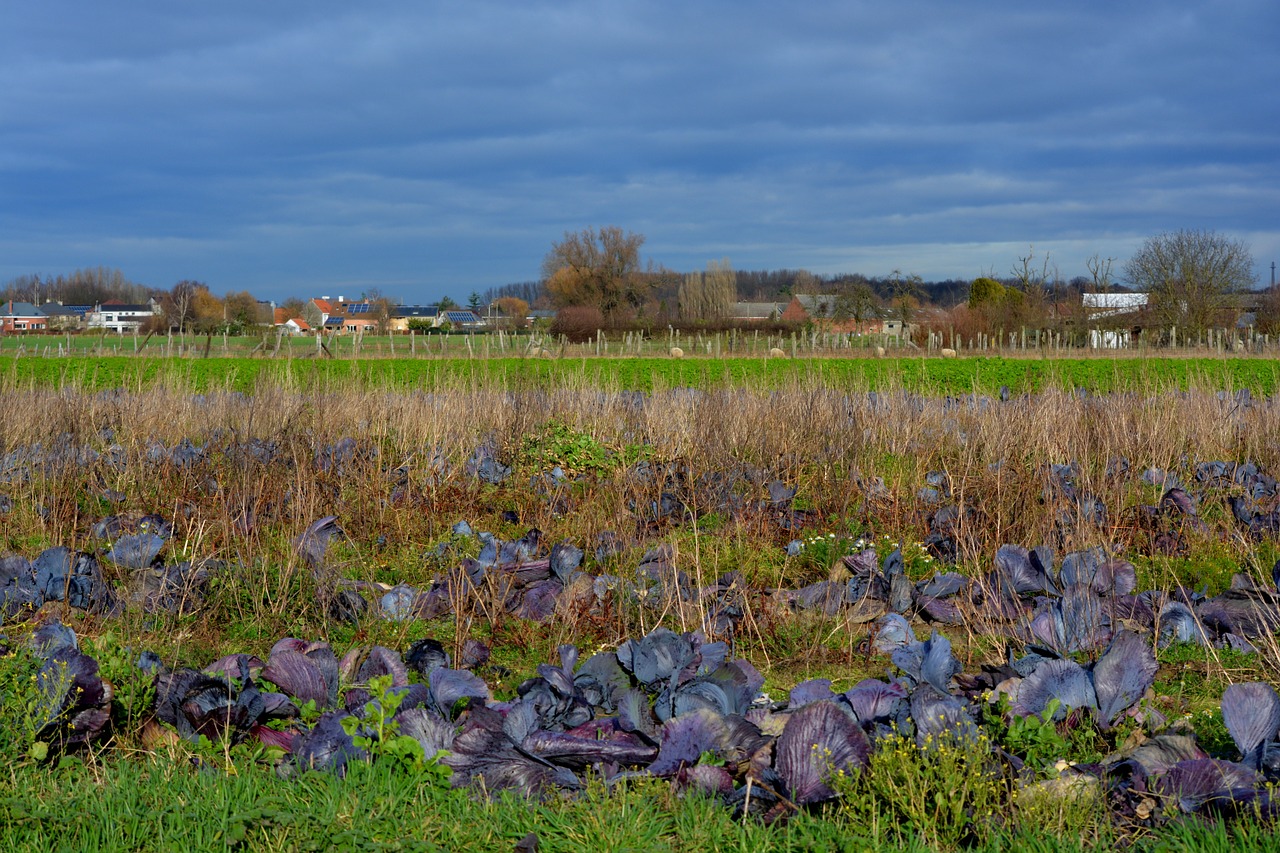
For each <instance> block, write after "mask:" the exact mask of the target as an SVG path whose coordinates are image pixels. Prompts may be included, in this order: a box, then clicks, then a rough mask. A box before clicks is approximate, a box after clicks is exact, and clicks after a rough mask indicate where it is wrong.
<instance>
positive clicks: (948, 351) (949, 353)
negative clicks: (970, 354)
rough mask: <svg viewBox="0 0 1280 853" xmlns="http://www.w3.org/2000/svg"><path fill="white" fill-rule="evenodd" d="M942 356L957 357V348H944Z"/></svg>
mask: <svg viewBox="0 0 1280 853" xmlns="http://www.w3.org/2000/svg"><path fill="white" fill-rule="evenodd" d="M942 357H943V358H955V357H956V351H955V350H953V349H944V350H943V351H942Z"/></svg>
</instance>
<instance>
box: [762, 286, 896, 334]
mask: <svg viewBox="0 0 1280 853" xmlns="http://www.w3.org/2000/svg"><path fill="white" fill-rule="evenodd" d="M839 299H840V296H839V295H838V294H835V293H819V294H812V295H811V294H796V295H795V296H792V297H791V301H790V302H788V303H787V306H786V308H785V309H783V311H782V321H783V322H784V323H795V324H797V325H805V324H810V323H811V324H813V325H815V326H818V327H820V328H821V329H822V331H824V332H837V333H841V334H849V333H851V332H855V333H858V334H870V335H881V334H884V335H896V336H900V335H902V333H903V325H902V321H901V320H894V319H886V318H882V317H879V316H872V317H865V318H863V319H862V320H861V321H858V320H855V319H853V318H852V317H849V316H847V314H844V315H843V316H842V312H841V311H840V310H839V308H838V307H837V303H838V302H839Z"/></svg>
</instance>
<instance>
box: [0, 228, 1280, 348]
mask: <svg viewBox="0 0 1280 853" xmlns="http://www.w3.org/2000/svg"><path fill="white" fill-rule="evenodd" d="M644 243H645V237H644V235H642V234H636V233H632V232H629V231H626V230H624V229H622V228H620V227H618V226H605V227H601V228H586V229H583V230H581V231H577V232H566V233H565V235H564V237H563V239H561V240H558V241H555V242H553V243H552V246H551V250H550V251H549V252H548V253H547V255H546V257H545V258H544V259H543V263H542V270H541V272H542V277H541V278H540V279H538V280H537V281H524V282H518V283H514V284H508V285H503V286H501V287H497V288H490V289H489V290H487V291H486V292H484V293H483V294H481V293H479V292H473V293H471V294H470V297H469V299H468V301H467V305H468V307H470V308H472V309H473V310H476V311H477V312H478V313H481V312H484V311H485V308H486V307H487V306H490V305H492V306H494V307H495V309H496V316H498V317H502V318H504V322H507V323H508V325H519V324H522V322H523V318H524V317H525V316H527V314H528V312H529V311H530V309H531V308H541V309H555V310H556V311H557V312H558V317H560V318H561V319H562V320H565V321H566V322H567V323H568V325H571V326H573V327H574V328H578V329H589V330H592V331H594V330H596V329H602V328H615V327H655V326H659V325H666V324H668V323H670V324H680V325H686V326H688V325H701V326H704V327H711V326H717V325H722V324H727V323H731V322H732V320H733V306H734V304H735V303H736V302H740V301H741V302H764V303H769V302H772V303H775V304H777V305H782V304H785V303H786V302H788V301H789V300H790V299H791V297H792V296H796V295H812V296H826V297H829V298H830V305H826V306H824V308H825V310H826V314H827V316H828V317H829V318H830V319H835V320H844V319H848V320H853V321H854V322H855V323H857V324H860V323H862V322H864V321H867V320H871V319H875V318H879V317H884V316H893V317H896V318H899V319H901V320H902V321H903V322H904V323H920V324H927V325H931V326H934V327H937V328H940V329H941V328H950V329H952V330H956V329H960V330H962V333H963V332H968V333H970V334H972V333H986V334H991V333H994V332H996V331H998V330H1014V329H1017V328H1019V327H1022V328H1036V327H1040V328H1044V327H1048V326H1054V325H1063V324H1071V323H1079V322H1082V321H1083V320H1085V319H1088V318H1085V317H1084V315H1083V314H1082V309H1081V294H1082V293H1085V292H1102V293H1106V292H1114V291H1123V290H1126V287H1125V284H1127V285H1128V286H1129V287H1131V288H1132V289H1134V290H1139V291H1143V292H1145V293H1146V294H1147V304H1146V306H1145V307H1144V308H1143V309H1142V315H1143V318H1144V322H1146V323H1147V324H1148V325H1151V326H1156V325H1160V326H1165V327H1168V328H1170V329H1174V328H1177V329H1181V330H1182V333H1183V334H1184V335H1194V334H1196V333H1198V332H1200V331H1203V330H1204V329H1207V328H1213V327H1221V326H1226V325H1231V324H1233V323H1234V322H1235V320H1234V317H1235V315H1236V314H1238V313H1239V311H1240V309H1241V307H1242V305H1241V301H1240V296H1241V294H1242V293H1244V292H1245V291H1248V290H1249V289H1250V288H1252V287H1253V286H1254V284H1256V280H1257V279H1256V275H1255V273H1254V259H1253V256H1252V254H1251V253H1250V251H1249V247H1248V246H1247V245H1246V244H1245V243H1243V242H1242V241H1239V240H1236V239H1233V238H1231V237H1229V236H1226V235H1222V234H1219V233H1217V232H1214V231H1201V230H1188V229H1184V230H1179V231H1173V232H1166V233H1163V234H1159V235H1156V236H1154V237H1151V238H1148V239H1147V240H1146V241H1144V242H1143V244H1142V245H1141V247H1140V248H1139V249H1138V251H1136V252H1135V253H1134V255H1133V256H1132V257H1131V258H1129V259H1127V260H1125V261H1123V262H1118V260H1117V259H1115V258H1104V257H1101V256H1100V255H1095V256H1093V257H1092V258H1090V259H1089V260H1088V261H1087V262H1086V264H1085V266H1086V270H1087V272H1088V275H1078V276H1075V277H1074V278H1072V279H1070V280H1064V278H1063V276H1062V274H1061V272H1060V271H1059V269H1058V267H1057V264H1056V263H1055V262H1054V259H1053V258H1052V257H1051V256H1050V254H1049V253H1047V252H1038V251H1037V250H1036V249H1035V247H1034V246H1033V247H1029V248H1028V250H1027V252H1026V253H1024V254H1020V255H1018V256H1017V257H1016V258H1015V259H1014V260H1013V262H1012V263H1011V264H1010V267H1009V270H1008V272H1007V273H1005V274H1003V275H997V274H996V273H995V272H994V270H992V271H989V272H988V274H986V275H983V276H979V277H978V278H976V279H973V280H971V281H970V280H962V279H947V280H943V281H932V282H926V281H924V280H922V279H921V278H920V277H919V276H916V275H911V274H906V273H903V272H901V271H898V270H894V271H892V272H891V273H889V274H887V275H882V276H865V275H861V274H857V273H851V274H839V275H829V276H823V275H818V274H815V273H811V272H809V271H807V270H804V269H794V270H793V269H778V270H735V269H733V266H732V264H731V263H730V261H729V260H728V259H727V258H725V259H721V260H715V261H711V262H709V263H708V264H707V267H706V269H705V270H701V271H694V272H685V273H678V272H675V271H672V270H669V269H667V268H665V267H663V266H661V265H659V264H657V263H655V262H654V261H653V260H652V259H646V258H644V257H643V256H642V254H641V250H642V248H643V246H644ZM366 298H367V300H368V301H369V302H370V304H371V305H373V306H376V310H373V311H371V312H370V315H369V316H370V319H374V320H375V321H377V320H382V321H383V322H381V323H379V327H380V329H382V327H384V326H385V325H387V323H388V322H389V320H390V317H391V316H392V314H393V311H394V307H395V305H394V301H393V300H391V299H389V298H387V297H384V296H383V295H382V294H381V293H379V292H378V291H376V290H374V291H372V292H370V293H368V294H366ZM0 299H3V300H6V301H7V300H10V299H12V300H16V301H23V302H32V303H35V304H43V303H45V302H48V301H57V302H61V303H62V304H64V305H98V304H102V303H106V302H123V303H135V304H136V303H145V302H147V301H148V300H150V299H155V300H156V301H157V302H158V303H159V306H160V312H159V315H158V316H157V317H156V318H155V320H154V321H152V328H151V329H149V331H158V330H161V329H175V330H179V331H182V332H192V333H197V334H202V333H213V332H230V333H237V332H240V331H243V330H246V329H248V328H250V327H253V326H257V325H262V324H269V323H271V322H272V320H273V318H272V317H270V316H265V314H266V311H265V310H264V307H263V304H262V303H260V302H258V300H257V299H255V298H254V296H253V295H252V294H250V293H249V292H248V291H236V292H230V293H227V294H226V295H225V296H222V297H219V296H217V295H215V294H213V293H212V292H211V291H210V289H209V287H208V286H207V285H206V284H204V283H202V282H199V281H195V280H183V281H180V282H178V283H177V284H175V285H174V286H173V287H172V288H169V289H168V290H156V289H153V288H149V287H147V286H145V285H143V284H140V283H138V282H134V281H131V280H129V279H128V278H127V277H125V275H124V274H123V273H122V272H121V271H120V270H117V269H109V268H106V267H97V268H91V269H82V270H76V271H75V272H73V273H71V274H70V275H56V276H41V275H23V276H19V277H17V278H14V279H13V280H11V281H10V282H8V283H7V284H5V285H4V286H3V287H2V288H0ZM439 305H440V307H441V308H442V309H443V308H445V307H446V306H447V307H457V303H456V302H454V301H453V300H452V299H449V298H448V297H445V298H443V299H441V300H440V301H439ZM281 307H283V308H284V309H285V313H286V314H288V316H290V317H301V318H303V319H305V320H307V321H308V322H310V323H312V325H318V324H319V321H320V317H319V311H318V309H316V308H315V307H314V306H313V305H312V304H311V303H310V302H309V301H305V300H302V299H300V298H296V297H292V298H290V299H287V300H285V301H284V302H283V303H281ZM1249 307H1251V308H1253V309H1254V310H1255V311H1256V315H1257V318H1256V325H1257V327H1258V328H1259V329H1260V330H1262V331H1268V332H1280V293H1277V292H1274V291H1267V292H1265V293H1263V294H1261V295H1260V296H1259V297H1257V298H1254V299H1253V300H1252V304H1250V305H1249ZM569 321H571V322H569ZM1126 322H1127V319H1126Z"/></svg>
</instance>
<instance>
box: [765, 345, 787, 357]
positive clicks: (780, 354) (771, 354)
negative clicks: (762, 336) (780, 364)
mask: <svg viewBox="0 0 1280 853" xmlns="http://www.w3.org/2000/svg"><path fill="white" fill-rule="evenodd" d="M786 357H787V354H786V353H785V352H783V351H782V350H780V349H778V348H777V347H773V348H772V349H770V350H769V358H786Z"/></svg>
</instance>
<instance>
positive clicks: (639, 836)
mask: <svg viewBox="0 0 1280 853" xmlns="http://www.w3.org/2000/svg"><path fill="white" fill-rule="evenodd" d="M847 811H848V810H841V809H839V808H833V809H830V810H828V812H827V813H815V814H805V813H801V814H799V815H796V816H795V817H793V818H792V819H791V820H790V821H788V822H786V823H780V824H775V825H772V826H766V825H763V824H762V823H760V822H758V821H756V820H747V821H742V820H737V821H735V820H734V819H733V818H732V815H731V813H730V812H729V810H728V809H726V808H725V807H724V806H722V805H720V804H718V803H715V802H713V801H711V800H709V799H706V798H703V797H701V796H686V797H680V796H677V795H675V794H673V793H671V788H670V786H669V784H668V783H666V782H649V781H646V780H636V781H634V782H631V783H627V784H624V785H621V786H619V787H617V788H615V789H614V790H613V791H612V792H607V791H606V790H605V789H604V787H603V785H598V786H595V787H593V788H592V789H590V790H588V791H587V792H586V793H585V794H582V795H580V796H578V797H575V798H560V799H552V800H548V801H546V802H532V801H527V800H523V799H512V798H504V799H501V800H498V801H496V802H487V801H480V800H477V799H475V798H474V797H472V796H471V795H469V794H468V793H466V792H462V791H454V790H449V789H445V788H441V787H439V784H438V782H436V781H435V778H434V777H433V776H431V775H430V774H419V775H413V774H410V773H406V772H404V771H403V770H402V769H401V768H399V767H397V766H393V765H388V764H374V765H364V764H356V765H353V766H352V768H351V770H350V772H349V773H348V775H347V777H346V778H345V779H342V778H338V777H336V776H334V775H330V774H322V773H308V774H304V775H302V776H300V777H298V778H296V779H291V780H281V779H279V778H277V777H276V775H275V773H274V772H273V771H271V770H269V769H267V768H265V767H263V766H260V765H256V764H253V763H250V762H244V763H243V766H237V767H236V770H235V772H234V773H233V774H227V773H224V772H223V771H222V770H219V769H212V768H209V767H205V768H204V769H195V768H194V767H193V766H192V765H191V764H189V763H187V762H185V761H176V760H173V759H171V758H169V757H154V758H148V759H141V760H112V761H110V762H108V763H104V764H89V765H85V764H82V763H80V762H79V761H64V762H63V765H62V766H60V767H59V768H57V769H53V770H49V769H40V768H28V769H25V770H20V771H18V772H17V773H16V774H14V775H13V776H11V777H9V778H7V779H5V780H4V781H3V782H0V849H3V850H6V851H15V853H17V851H27V850H31V851H37V850H38V851H47V850H94V851H111V850H138V849H146V850H183V851H200V850H224V849H227V848H229V847H233V846H241V847H242V848H244V849H252V850H463V849H466V850H510V849H512V848H513V846H514V845H515V843H516V842H517V841H519V840H520V839H522V838H523V837H525V835H526V834H528V833H530V832H533V833H536V834H537V836H538V840H539V850H541V851H558V850H572V851H608V850H637V851H661V850H689V851H698V852H699V853H706V852H707V851H717V850H739V851H751V852H752V853H763V851H772V850H779V851H790V850H849V851H863V850H866V851H872V850H926V849H929V848H928V847H927V846H925V845H924V844H923V842H921V841H919V840H918V839H917V840H912V839H911V838H907V839H905V840H902V839H898V840H895V838H894V836H895V835H896V834H897V833H896V832H895V831H894V829H893V828H892V827H889V826H880V827H876V826H873V825H869V824H866V823H862V822H860V821H854V820H851V819H850V818H848V817H847V816H846V812H847ZM860 811H865V810H860ZM1115 842H1116V840H1115V839H1113V838H1110V837H1101V838H1095V839H1094V840H1093V842H1092V846H1091V847H1086V846H1085V844H1086V843H1089V842H1087V841H1086V840H1085V839H1084V838H1082V837H1081V835H1080V833H1078V832H1076V833H1072V832H1059V833H1051V832H1037V833H1035V834H1029V833H1023V834H1012V835H1011V834H1007V833H1004V832H1000V831H996V832H993V833H992V834H991V835H989V836H988V837H987V838H985V839H983V841H982V842H981V843H978V844H976V845H974V846H972V847H968V848H967V849H978V850H993V851H994V850H1027V851H1046V853H1047V851H1072V850H1082V849H1112V846H1113V845H1114V844H1115ZM1128 843H1130V844H1132V845H1133V846H1132V847H1130V849H1137V850H1170V851H1180V850H1186V851H1192V850H1195V851H1219V850H1220V851H1224V853H1225V851H1251V850H1259V851H1262V850H1274V849H1276V844H1277V838H1276V837H1275V836H1274V835H1273V834H1272V832H1271V830H1270V829H1268V828H1266V827H1263V826H1261V825H1259V824H1257V823H1253V822H1249V821H1243V822H1239V823H1236V824H1234V825H1233V826H1231V827H1229V828H1224V827H1221V826H1213V825H1203V826H1194V825H1190V824H1187V825H1173V826H1169V827H1166V828H1164V829H1162V830H1160V831H1159V834H1158V836H1156V837H1152V838H1137V839H1129V840H1128Z"/></svg>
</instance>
